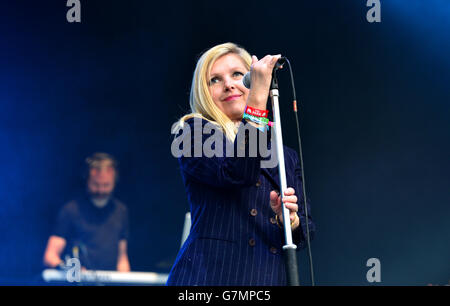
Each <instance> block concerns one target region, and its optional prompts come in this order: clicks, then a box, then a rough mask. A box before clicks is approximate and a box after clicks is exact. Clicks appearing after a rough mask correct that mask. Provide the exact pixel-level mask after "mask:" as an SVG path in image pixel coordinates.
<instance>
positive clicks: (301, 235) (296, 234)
mask: <svg viewBox="0 0 450 306" xmlns="http://www.w3.org/2000/svg"><path fill="white" fill-rule="evenodd" d="M293 152H294V154H292V156H293V158H294V163H295V170H294V171H295V172H294V174H295V186H294V188H295V193H296V195H297V198H298V203H297V204H298V216H299V219H300V226H299V227H297V228H296V229H295V230H294V231H293V232H292V239H293V241H294V243H295V244H297V246H298V249H302V248H304V247H305V246H306V244H307V241H306V235H307V231H306V222H308V227H309V233H310V240H312V239H313V238H314V235H315V231H316V226H315V224H314V222H313V219H312V217H311V205H310V200H309V199H308V198H306V207H307V209H308V221H306V219H307V218H306V211H305V207H304V201H303V199H304V195H303V188H302V181H303V178H302V171H301V168H300V161H299V158H298V157H297V153H296V152H295V151H294V150H293Z"/></svg>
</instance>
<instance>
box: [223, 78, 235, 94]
mask: <svg viewBox="0 0 450 306" xmlns="http://www.w3.org/2000/svg"><path fill="white" fill-rule="evenodd" d="M234 88H236V84H235V81H234V80H233V79H229V78H227V79H225V82H224V89H225V91H227V90H230V89H234Z"/></svg>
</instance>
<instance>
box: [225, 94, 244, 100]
mask: <svg viewBox="0 0 450 306" xmlns="http://www.w3.org/2000/svg"><path fill="white" fill-rule="evenodd" d="M240 96H241V95H232V96H229V97H227V98H225V101H233V100H236V99H237V98H239V97H240Z"/></svg>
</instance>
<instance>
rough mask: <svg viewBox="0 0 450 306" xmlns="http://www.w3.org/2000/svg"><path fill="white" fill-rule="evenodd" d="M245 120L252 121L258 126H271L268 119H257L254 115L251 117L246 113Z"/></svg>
mask: <svg viewBox="0 0 450 306" xmlns="http://www.w3.org/2000/svg"><path fill="white" fill-rule="evenodd" d="M243 118H244V119H248V120H251V121H253V122H255V123H258V124H264V125H267V124H269V119H268V118H263V117H256V116H253V115H249V114H247V113H244V117H243Z"/></svg>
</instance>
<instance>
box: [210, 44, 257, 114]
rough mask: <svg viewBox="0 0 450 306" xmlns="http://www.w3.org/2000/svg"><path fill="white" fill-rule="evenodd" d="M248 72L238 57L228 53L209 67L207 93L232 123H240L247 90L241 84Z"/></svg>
mask: <svg viewBox="0 0 450 306" xmlns="http://www.w3.org/2000/svg"><path fill="white" fill-rule="evenodd" d="M247 72H248V70H247V68H246V66H245V64H244V62H243V60H242V59H241V58H240V57H239V55H237V54H234V53H228V54H225V55H224V56H221V57H219V58H218V59H217V60H216V62H215V63H214V64H213V66H212V67H211V74H210V77H209V92H210V94H211V97H212V99H213V101H214V103H215V104H216V105H217V107H218V108H219V109H220V110H221V111H222V112H223V113H224V114H225V115H227V116H228V118H230V119H231V120H233V121H241V120H242V115H243V114H244V109H245V105H246V102H247V96H248V93H249V89H247V88H246V87H245V86H244V84H242V77H243V76H244V74H245V73H247Z"/></svg>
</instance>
